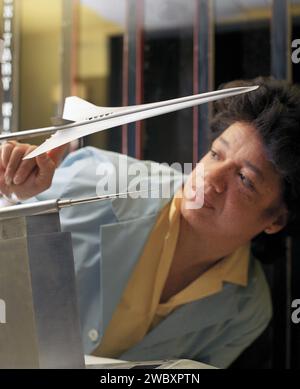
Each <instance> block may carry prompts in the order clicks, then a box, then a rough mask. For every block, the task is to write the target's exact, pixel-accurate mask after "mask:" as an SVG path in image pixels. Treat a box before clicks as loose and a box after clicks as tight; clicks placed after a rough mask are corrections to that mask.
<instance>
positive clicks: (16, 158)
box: [5, 145, 25, 185]
mask: <svg viewBox="0 0 300 389" xmlns="http://www.w3.org/2000/svg"><path fill="white" fill-rule="evenodd" d="M24 153H25V150H24V146H23V145H22V146H16V147H15V148H14V149H13V150H12V152H11V154H10V158H9V161H8V164H7V167H6V171H5V182H6V185H11V184H12V182H13V178H14V175H15V173H16V171H17V170H18V167H19V165H20V163H21V161H22V158H23V156H24Z"/></svg>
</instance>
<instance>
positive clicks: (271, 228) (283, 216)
mask: <svg viewBox="0 0 300 389" xmlns="http://www.w3.org/2000/svg"><path fill="white" fill-rule="evenodd" d="M288 215H289V213H288V210H287V208H286V206H283V207H282V210H281V212H280V214H279V215H278V216H277V217H276V218H275V219H274V221H273V222H272V223H271V224H270V225H268V226H267V227H266V228H265V229H264V232H265V233H266V234H276V233H277V232H279V231H280V230H282V229H283V228H284V227H285V226H286V224H287V222H288Z"/></svg>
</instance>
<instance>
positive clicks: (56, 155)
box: [47, 144, 69, 166]
mask: <svg viewBox="0 0 300 389" xmlns="http://www.w3.org/2000/svg"><path fill="white" fill-rule="evenodd" d="M68 148H69V144H66V145H62V146H59V147H56V148H55V149H53V150H50V151H48V153H47V155H48V157H49V158H51V159H52V161H53V162H54V164H55V166H58V165H59V163H60V161H61V160H62V158H63V156H64V155H65V153H66V152H67V150H68Z"/></svg>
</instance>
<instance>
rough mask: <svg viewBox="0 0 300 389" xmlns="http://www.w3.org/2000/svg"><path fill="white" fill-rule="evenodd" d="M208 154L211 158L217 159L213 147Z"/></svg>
mask: <svg viewBox="0 0 300 389" xmlns="http://www.w3.org/2000/svg"><path fill="white" fill-rule="evenodd" d="M210 155H211V157H212V158H213V159H218V153H216V152H215V151H214V150H213V149H211V150H210Z"/></svg>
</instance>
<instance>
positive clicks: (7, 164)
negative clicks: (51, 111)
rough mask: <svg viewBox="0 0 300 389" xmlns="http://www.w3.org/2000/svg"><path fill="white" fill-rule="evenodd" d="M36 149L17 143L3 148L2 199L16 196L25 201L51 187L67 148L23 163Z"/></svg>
mask: <svg viewBox="0 0 300 389" xmlns="http://www.w3.org/2000/svg"><path fill="white" fill-rule="evenodd" d="M35 148H36V146H32V145H30V144H24V143H18V142H15V141H9V142H7V143H5V144H4V145H2V146H1V147H0V192H1V193H2V194H3V195H5V196H7V197H10V196H11V195H12V194H13V193H14V194H15V195H16V196H17V198H18V199H19V200H25V199H28V198H30V197H32V196H35V195H37V194H39V193H41V192H44V191H45V190H46V189H48V188H49V187H50V186H51V182H52V178H53V175H54V172H55V169H56V167H57V166H58V164H59V162H60V161H61V159H62V157H63V155H64V153H65V151H66V149H67V148H68V145H64V146H60V147H58V148H56V149H54V150H51V151H50V152H49V153H45V154H42V155H40V156H38V157H36V158H32V159H28V160H24V161H23V157H24V156H26V155H27V154H29V153H30V152H31V151H33V150H34V149H35Z"/></svg>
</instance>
